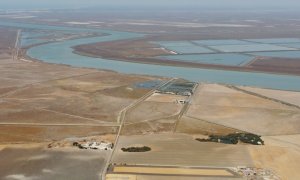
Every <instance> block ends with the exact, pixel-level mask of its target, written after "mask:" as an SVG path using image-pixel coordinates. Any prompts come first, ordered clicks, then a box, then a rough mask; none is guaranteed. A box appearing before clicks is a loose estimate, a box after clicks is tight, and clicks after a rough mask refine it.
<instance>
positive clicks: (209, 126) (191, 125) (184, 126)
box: [176, 116, 241, 135]
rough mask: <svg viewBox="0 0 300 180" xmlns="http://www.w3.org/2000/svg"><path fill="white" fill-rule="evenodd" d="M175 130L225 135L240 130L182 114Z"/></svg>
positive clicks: (187, 132)
mask: <svg viewBox="0 0 300 180" xmlns="http://www.w3.org/2000/svg"><path fill="white" fill-rule="evenodd" d="M176 132H177V133H186V134H203V135H227V134H230V133H236V132H241V130H238V129H234V128H229V127H226V126H222V125H220V124H214V123H211V122H207V121H204V120H200V119H196V118H191V117H187V116H182V118H181V119H180V120H179V122H178V124H177V126H176Z"/></svg>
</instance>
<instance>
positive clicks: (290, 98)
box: [239, 86, 300, 106]
mask: <svg viewBox="0 0 300 180" xmlns="http://www.w3.org/2000/svg"><path fill="white" fill-rule="evenodd" d="M239 88H241V89H243V90H246V91H249V92H253V93H256V94H260V95H262V96H266V97H268V98H272V99H277V100H279V101H282V102H285V103H289V104H293V105H296V106H300V92H292V91H289V92H287V91H281V90H273V89H260V88H254V87H245V86H243V87H241V86H240V87H239Z"/></svg>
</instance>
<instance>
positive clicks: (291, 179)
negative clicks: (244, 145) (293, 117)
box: [249, 135, 300, 180]
mask: <svg viewBox="0 0 300 180" xmlns="http://www.w3.org/2000/svg"><path fill="white" fill-rule="evenodd" d="M264 139H265V140H266V142H267V143H268V144H267V145H266V146H260V147H258V146H251V147H249V150H250V152H251V156H252V157H253V162H254V164H255V166H256V167H267V168H269V169H271V170H273V171H274V172H276V173H277V174H278V175H279V177H280V178H282V179H283V180H297V179H299V178H300V174H299V168H300V167H299V165H300V152H299V150H300V146H299V142H300V136H299V135H290V136H271V137H264Z"/></svg>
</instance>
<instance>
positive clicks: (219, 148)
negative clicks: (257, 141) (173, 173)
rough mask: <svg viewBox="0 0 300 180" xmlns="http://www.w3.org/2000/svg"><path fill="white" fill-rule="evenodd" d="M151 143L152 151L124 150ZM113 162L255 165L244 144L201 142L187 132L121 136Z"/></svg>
mask: <svg viewBox="0 0 300 180" xmlns="http://www.w3.org/2000/svg"><path fill="white" fill-rule="evenodd" d="M132 146H149V147H151V148H152V150H151V151H150V152H144V153H128V152H122V151H121V148H122V147H132ZM112 163H117V164H121V163H126V164H127V165H145V164H149V165H154V166H155V165H165V166H168V165H169V166H213V167H229V166H231V167H232V166H239V165H245V166H252V165H253V164H252V160H251V158H250V154H249V152H248V150H247V146H243V145H237V146H232V145H224V144H217V143H201V142H198V141H196V140H195V139H194V138H193V136H189V135H184V134H167V133H166V134H152V135H136V136H121V137H120V140H119V143H118V145H117V147H116V152H115V154H114V156H113V159H112Z"/></svg>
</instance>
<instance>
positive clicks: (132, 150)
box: [121, 146, 151, 152]
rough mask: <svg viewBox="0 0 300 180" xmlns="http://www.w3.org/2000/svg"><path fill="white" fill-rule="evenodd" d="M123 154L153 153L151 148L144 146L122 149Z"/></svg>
mask: <svg viewBox="0 0 300 180" xmlns="http://www.w3.org/2000/svg"><path fill="white" fill-rule="evenodd" d="M121 150H122V151H123V152H147V151H151V148H150V147H147V146H143V147H128V148H122V149H121Z"/></svg>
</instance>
